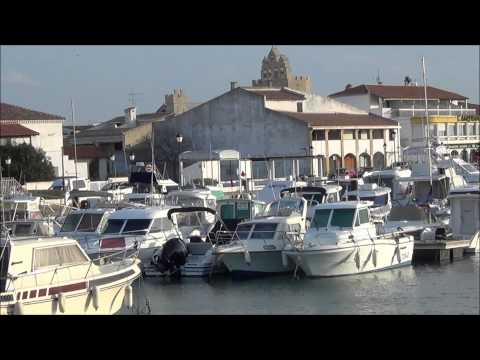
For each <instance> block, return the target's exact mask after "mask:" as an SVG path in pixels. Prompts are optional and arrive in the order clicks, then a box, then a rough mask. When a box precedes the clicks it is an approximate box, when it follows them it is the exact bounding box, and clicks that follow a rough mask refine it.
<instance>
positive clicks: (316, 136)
mask: <svg viewBox="0 0 480 360" xmlns="http://www.w3.org/2000/svg"><path fill="white" fill-rule="evenodd" d="M312 140H325V130H313V132H312Z"/></svg>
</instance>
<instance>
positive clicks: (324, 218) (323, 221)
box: [311, 209, 332, 229]
mask: <svg viewBox="0 0 480 360" xmlns="http://www.w3.org/2000/svg"><path fill="white" fill-rule="evenodd" d="M331 211H332V209H319V210H316V211H315V216H314V217H313V220H312V224H311V226H313V227H315V228H317V229H318V228H321V227H327V225H328V219H329V217H330V213H331Z"/></svg>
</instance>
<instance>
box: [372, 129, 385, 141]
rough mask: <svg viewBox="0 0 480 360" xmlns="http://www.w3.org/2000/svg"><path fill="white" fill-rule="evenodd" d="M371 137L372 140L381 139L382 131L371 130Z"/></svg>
mask: <svg viewBox="0 0 480 360" xmlns="http://www.w3.org/2000/svg"><path fill="white" fill-rule="evenodd" d="M372 137H373V138H374V139H383V130H378V129H377V130H372Z"/></svg>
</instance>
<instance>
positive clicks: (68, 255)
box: [0, 236, 141, 316]
mask: <svg viewBox="0 0 480 360" xmlns="http://www.w3.org/2000/svg"><path fill="white" fill-rule="evenodd" d="M140 274H141V272H140V268H139V260H138V259H136V258H135V257H125V258H122V259H121V260H119V261H109V262H107V263H105V264H103V265H100V264H99V263H98V262H96V261H94V260H91V259H90V258H89V257H88V255H87V254H86V253H85V252H84V250H83V249H82V248H81V247H80V245H79V244H78V243H77V241H75V240H74V239H70V238H66V237H49V238H41V237H34V238H22V239H11V238H9V236H5V237H3V238H2V240H0V316H1V315H9V314H26V315H34V314H39V315H40V314H42V315H83V314H102V315H105V314H115V313H116V312H118V311H119V310H120V309H121V308H122V306H123V305H124V304H125V305H127V306H128V307H131V306H132V305H133V290H132V286H131V285H132V283H133V282H134V281H135V279H137V278H138V277H139V276H140Z"/></svg>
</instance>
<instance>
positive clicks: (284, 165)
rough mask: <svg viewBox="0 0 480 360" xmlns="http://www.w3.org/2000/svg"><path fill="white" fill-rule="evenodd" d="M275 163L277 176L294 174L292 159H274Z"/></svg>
mask: <svg viewBox="0 0 480 360" xmlns="http://www.w3.org/2000/svg"><path fill="white" fill-rule="evenodd" d="M274 164H275V177H276V178H288V177H289V176H290V175H293V166H292V160H286V159H285V160H283V159H280V160H274Z"/></svg>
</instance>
